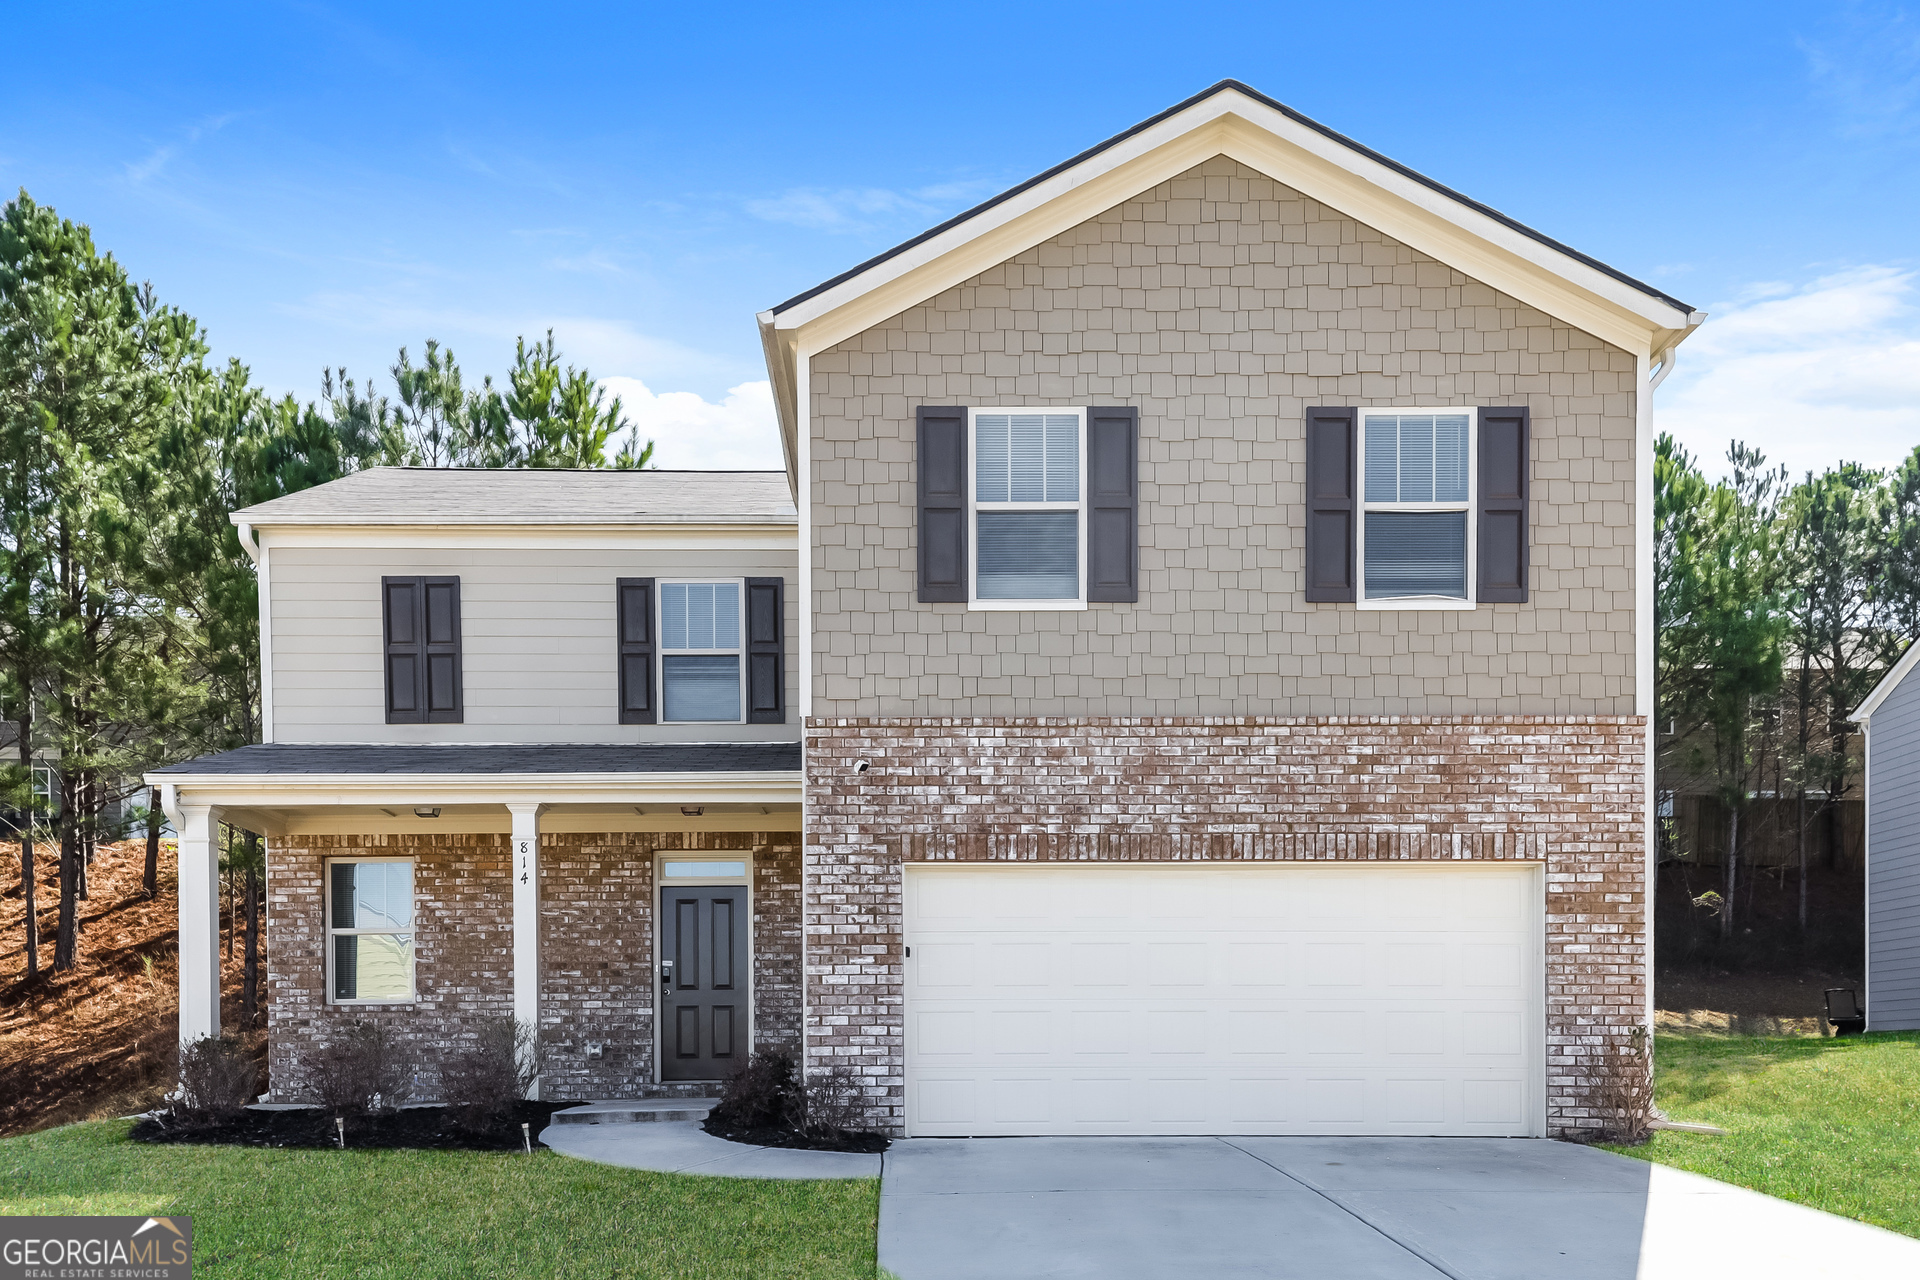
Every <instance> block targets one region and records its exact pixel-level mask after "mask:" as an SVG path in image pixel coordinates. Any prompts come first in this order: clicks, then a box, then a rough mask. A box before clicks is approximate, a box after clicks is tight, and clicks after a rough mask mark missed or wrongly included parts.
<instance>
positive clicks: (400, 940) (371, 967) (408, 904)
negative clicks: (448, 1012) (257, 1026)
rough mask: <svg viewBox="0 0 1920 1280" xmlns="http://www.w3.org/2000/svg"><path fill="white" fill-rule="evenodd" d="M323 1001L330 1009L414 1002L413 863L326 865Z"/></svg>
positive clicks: (379, 861) (370, 860)
mask: <svg viewBox="0 0 1920 1280" xmlns="http://www.w3.org/2000/svg"><path fill="white" fill-rule="evenodd" d="M327 998H328V999H329V1000H330V1001H331V1002H332V1003H334V1004H380V1003H393V1002H397V1001H407V1000H411V999H413V862H412V861H411V860H410V859H406V858H337V859H334V860H332V861H330V862H328V863H327Z"/></svg>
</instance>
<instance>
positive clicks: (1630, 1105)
mask: <svg viewBox="0 0 1920 1280" xmlns="http://www.w3.org/2000/svg"><path fill="white" fill-rule="evenodd" d="M1607 1067H1608V1069H1607V1074H1606V1075H1605V1076H1604V1077H1603V1078H1602V1079H1601V1081H1600V1088H1599V1099H1598V1101H1599V1104H1600V1111H1601V1113H1602V1114H1603V1115H1604V1116H1605V1117H1606V1127H1605V1128H1603V1129H1602V1130H1600V1132H1599V1134H1598V1136H1599V1137H1600V1138H1601V1140H1602V1141H1606V1142H1614V1143H1619V1144H1621V1145H1622V1146H1628V1147H1637V1146H1639V1145H1640V1144H1641V1143H1643V1142H1645V1141H1646V1140H1647V1138H1648V1137H1649V1136H1650V1135H1651V1134H1652V1132H1653V1119H1654V1113H1653V1053H1652V1044H1651V1042H1650V1039H1649V1037H1648V1035H1647V1029H1646V1028H1645V1027H1635V1028H1634V1029H1633V1034H1632V1035H1631V1036H1629V1037H1628V1038H1627V1043H1626V1044H1625V1045H1624V1046H1622V1047H1621V1049H1620V1051H1619V1052H1618V1053H1617V1054H1615V1055H1614V1057H1613V1058H1612V1059H1610V1060H1609V1062H1608V1064H1607Z"/></svg>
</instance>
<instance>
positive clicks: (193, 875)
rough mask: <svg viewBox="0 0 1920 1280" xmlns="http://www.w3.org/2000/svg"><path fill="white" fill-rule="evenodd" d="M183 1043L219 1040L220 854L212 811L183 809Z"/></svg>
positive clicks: (176, 824) (176, 818)
mask: <svg viewBox="0 0 1920 1280" xmlns="http://www.w3.org/2000/svg"><path fill="white" fill-rule="evenodd" d="M171 816H172V818H173V829H174V830H175V831H177V832H179V834H180V855H179V867H180V1043H181V1044H186V1043H188V1042H190V1041H193V1040H198V1039H199V1038H200V1037H201V1036H217V1035H219V1034H220V852H219V846H218V845H217V844H216V842H215V841H214V838H213V825H214V824H213V807H212V806H211V805H204V804H179V805H176V806H175V807H174V811H173V813H172V815H171Z"/></svg>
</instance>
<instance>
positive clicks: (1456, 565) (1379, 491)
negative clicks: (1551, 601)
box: [1358, 409, 1476, 609]
mask: <svg viewBox="0 0 1920 1280" xmlns="http://www.w3.org/2000/svg"><path fill="white" fill-rule="evenodd" d="M1475 416H1476V415H1475V412H1474V410H1472V409H1392V410H1374V409H1363V410H1361V411H1360V458H1361V468H1362V480H1361V496H1362V510H1361V520H1360V537H1359V547H1358V551H1359V557H1358V558H1359V561H1360V566H1361V571H1360V605H1361V607H1362V608H1365V607H1367V606H1368V605H1372V606H1374V607H1376V608H1379V607H1386V608H1395V609H1406V608H1442V609H1444V608H1471V607H1472V605H1473V603H1474V577H1475V575H1474V572H1473V564H1474V541H1475V527H1474V526H1475V523H1476V522H1475V521H1474V520H1473V519H1472V518H1471V515H1472V511H1473V503H1474V466H1473V461H1472V460H1473V457H1474V447H1473V438H1474V426H1475Z"/></svg>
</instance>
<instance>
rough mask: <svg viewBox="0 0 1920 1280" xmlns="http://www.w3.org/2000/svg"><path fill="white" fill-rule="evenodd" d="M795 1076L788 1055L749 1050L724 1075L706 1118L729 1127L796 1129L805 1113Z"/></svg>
mask: <svg viewBox="0 0 1920 1280" xmlns="http://www.w3.org/2000/svg"><path fill="white" fill-rule="evenodd" d="M797 1077H798V1072H796V1071H795V1069H794V1063H793V1058H792V1056H791V1055H789V1054H785V1053H756V1054H753V1055H751V1056H750V1057H748V1059H747V1060H746V1062H745V1063H743V1064H741V1067H740V1070H738V1071H736V1072H734V1073H733V1075H732V1076H730V1077H729V1078H728V1079H727V1083H726V1085H725V1086H724V1087H723V1088H722V1089H721V1090H720V1101H719V1102H717V1103H715V1104H714V1107H713V1110H712V1111H710V1112H709V1113H708V1114H707V1118H708V1120H709V1121H711V1122H712V1123H714V1124H716V1125H723V1126H725V1127H726V1128H729V1129H740V1130H746V1131H752V1130H756V1129H796V1128H798V1127H799V1123H800V1121H801V1120H803V1119H804V1117H805V1114H806V1102H805V1099H804V1097H803V1096H802V1094H801V1091H800V1082H799V1080H798V1078H797Z"/></svg>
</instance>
